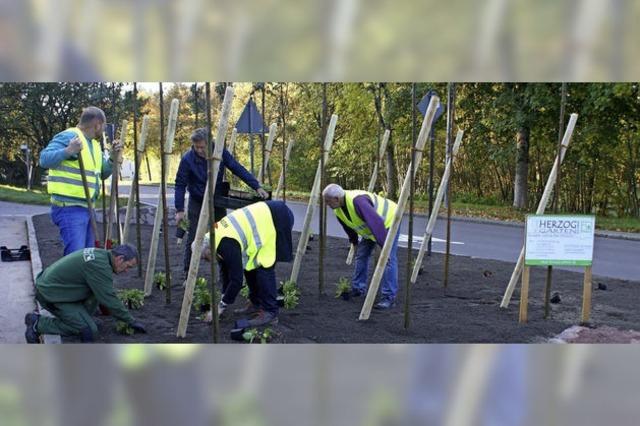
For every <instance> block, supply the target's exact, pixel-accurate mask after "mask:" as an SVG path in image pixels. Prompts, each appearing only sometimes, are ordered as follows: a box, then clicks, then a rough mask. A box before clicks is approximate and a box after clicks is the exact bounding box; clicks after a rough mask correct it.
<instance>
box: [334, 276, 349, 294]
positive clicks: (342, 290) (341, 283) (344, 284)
mask: <svg viewBox="0 0 640 426" xmlns="http://www.w3.org/2000/svg"><path fill="white" fill-rule="evenodd" d="M350 291H351V283H350V282H349V279H348V278H345V277H340V279H339V280H338V284H336V299H337V298H339V297H343V296H344V295H345V294H349V292H350Z"/></svg>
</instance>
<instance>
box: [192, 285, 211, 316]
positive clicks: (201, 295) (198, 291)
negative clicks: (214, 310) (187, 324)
mask: <svg viewBox="0 0 640 426" xmlns="http://www.w3.org/2000/svg"><path fill="white" fill-rule="evenodd" d="M193 307H194V308H195V309H196V310H198V311H201V312H203V311H208V310H209V309H210V308H211V293H210V292H209V285H208V283H207V280H206V279H205V278H204V277H198V278H196V287H195V289H194V291H193Z"/></svg>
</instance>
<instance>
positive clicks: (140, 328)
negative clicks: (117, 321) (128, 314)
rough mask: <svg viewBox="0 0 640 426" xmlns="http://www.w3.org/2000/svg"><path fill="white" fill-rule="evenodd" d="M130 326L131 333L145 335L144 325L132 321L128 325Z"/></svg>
mask: <svg viewBox="0 0 640 426" xmlns="http://www.w3.org/2000/svg"><path fill="white" fill-rule="evenodd" d="M129 325H130V326H131V328H133V331H136V332H138V333H144V334H146V333H147V329H146V328H145V327H144V325H143V324H142V323H141V322H139V321H134V322H132V323H131V324H129Z"/></svg>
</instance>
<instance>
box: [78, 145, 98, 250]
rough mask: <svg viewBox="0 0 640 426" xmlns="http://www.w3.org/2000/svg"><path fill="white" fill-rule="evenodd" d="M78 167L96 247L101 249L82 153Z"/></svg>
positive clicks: (80, 153)
mask: <svg viewBox="0 0 640 426" xmlns="http://www.w3.org/2000/svg"><path fill="white" fill-rule="evenodd" d="M78 166H79V167H80V177H81V178H82V186H83V187H84V196H85V200H86V201H87V208H88V209H89V220H90V222H91V229H93V238H94V239H95V242H94V243H95V246H96V247H100V239H99V238H98V224H97V223H96V212H95V210H94V208H93V200H91V195H90V192H89V183H88V182H87V172H86V171H85V168H84V161H83V160H82V152H79V153H78ZM102 220H103V221H104V210H103V211H102Z"/></svg>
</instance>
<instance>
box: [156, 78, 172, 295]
mask: <svg viewBox="0 0 640 426" xmlns="http://www.w3.org/2000/svg"><path fill="white" fill-rule="evenodd" d="M159 84H160V168H161V172H160V173H161V175H162V176H161V177H160V179H161V180H160V188H161V189H162V239H163V241H164V275H165V277H166V280H167V286H166V287H165V296H166V297H165V303H166V304H167V305H168V304H170V303H171V262H170V260H171V259H169V219H168V218H167V215H168V212H167V177H166V168H167V164H166V158H165V152H164V99H163V96H162V95H163V94H162V83H159ZM156 214H157V213H156Z"/></svg>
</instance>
